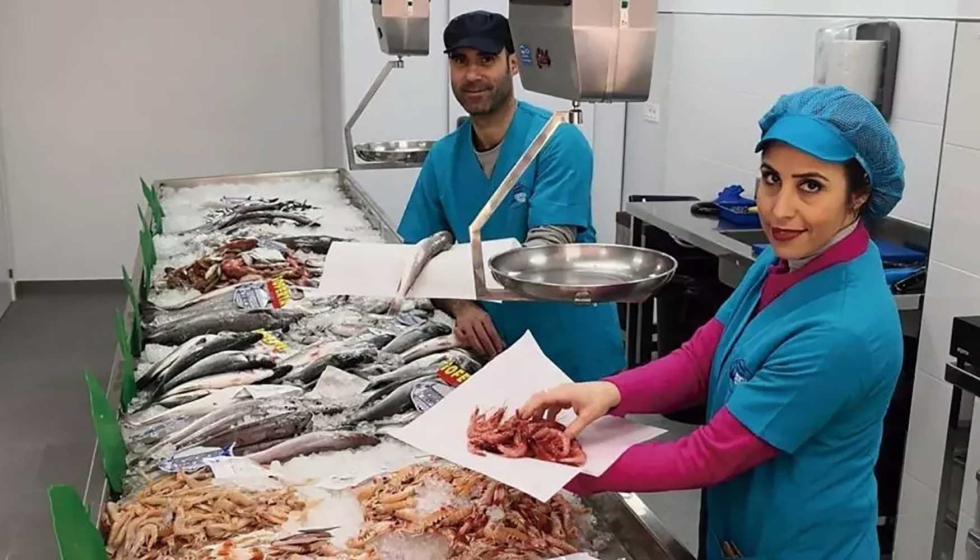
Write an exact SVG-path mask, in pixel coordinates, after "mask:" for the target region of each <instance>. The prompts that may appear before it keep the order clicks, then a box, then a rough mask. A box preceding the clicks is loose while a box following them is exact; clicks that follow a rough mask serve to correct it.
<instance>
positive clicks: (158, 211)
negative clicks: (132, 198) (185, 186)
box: [140, 177, 166, 235]
mask: <svg viewBox="0 0 980 560" xmlns="http://www.w3.org/2000/svg"><path fill="white" fill-rule="evenodd" d="M140 185H142V187H143V196H144V197H146V203H147V204H148V205H149V206H148V207H149V209H150V215H151V217H152V218H153V234H154V235H160V234H161V233H163V217H164V216H165V215H166V214H164V212H163V205H161V204H160V196H159V195H158V194H157V192H156V191H155V190H153V189H152V188H151V187H150V186H149V185H147V184H146V181H145V180H144V179H143V178H142V177H140Z"/></svg>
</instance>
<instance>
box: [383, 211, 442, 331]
mask: <svg viewBox="0 0 980 560" xmlns="http://www.w3.org/2000/svg"><path fill="white" fill-rule="evenodd" d="M454 242H455V239H453V234H451V233H449V232H448V231H440V232H438V233H435V234H433V235H431V236H429V237H426V238H425V239H423V240H422V241H419V242H418V243H416V244H415V257H414V258H413V259H412V262H411V263H410V264H409V265H408V267H406V268H405V272H404V273H403V274H402V277H401V280H400V281H399V282H398V294H397V295H396V296H395V299H394V300H393V301H392V302H391V311H392V312H394V313H397V312H398V311H400V310H401V307H402V303H404V301H405V298H406V297H407V296H408V292H409V291H411V289H412V286H414V285H415V281H416V280H417V279H418V277H419V275H420V274H422V269H423V268H425V265H427V264H429V261H431V260H432V259H433V258H435V256H436V255H438V254H439V253H442V252H444V251H447V250H448V249H449V248H450V247H452V246H453V243H454Z"/></svg>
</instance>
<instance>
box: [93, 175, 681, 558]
mask: <svg viewBox="0 0 980 560" xmlns="http://www.w3.org/2000/svg"><path fill="white" fill-rule="evenodd" d="M152 189H153V195H154V196H155V197H156V198H157V199H158V200H159V212H155V213H154V214H156V215H158V216H159V218H158V219H159V223H157V224H156V228H155V229H156V234H155V235H154V236H153V237H152V244H151V245H147V244H142V245H141V249H140V254H138V255H137V262H136V266H134V269H133V270H134V271H135V273H134V278H135V279H136V280H137V281H138V282H139V281H140V280H141V279H142V282H141V287H142V289H141V290H140V296H139V297H138V298H134V299H133V300H131V301H130V303H129V305H127V309H126V311H125V314H124V317H123V319H124V323H126V324H136V325H139V329H138V331H139V332H138V333H135V334H136V335H137V336H134V340H138V341H139V342H138V343H137V345H138V354H139V358H138V360H137V361H136V362H135V364H134V368H133V369H134V372H133V376H132V378H133V379H134V381H135V383H134V384H135V396H134V397H132V398H131V400H128V401H127V403H126V404H127V406H126V407H125V412H122V411H120V412H119V426H120V431H121V435H122V439H123V442H124V446H125V469H124V471H125V474H124V476H123V477H122V479H121V483H120V485H119V486H120V488H118V489H117V490H118V491H115V492H114V491H112V490H111V489H110V486H109V484H107V482H106V480H107V479H106V476H105V473H104V471H103V468H102V464H101V462H100V461H98V460H97V457H98V455H99V454H100V452H104V449H102V450H101V451H100V449H99V448H96V450H95V451H94V452H93V458H92V463H91V468H90V476H89V479H88V484H87V487H86V489H85V498H84V500H85V502H86V504H87V505H88V506H89V510H90V511H92V512H98V516H97V517H98V519H97V521H98V524H99V528H100V530H101V533H102V536H103V539H104V541H105V544H106V548H107V552H108V555H109V557H110V558H113V559H129V558H134V559H135V558H141V559H142V558H145V559H157V558H159V559H165V558H167V559H169V558H173V559H204V558H250V559H257V558H338V559H355V558H356V559H365V560H366V559H385V558H426V559H428V558H557V557H563V556H566V555H571V554H578V553H587V554H592V555H593V556H592V557H594V558H600V559H610V560H614V559H627V558H628V559H634V560H661V559H664V560H670V559H681V560H687V559H689V558H691V555H690V554H689V553H688V552H687V551H686V550H685V549H684V548H683V547H682V546H681V545H680V544H679V543H678V542H677V541H676V540H675V539H673V537H671V535H670V534H669V533H668V532H667V531H666V530H665V529H664V528H663V526H662V525H661V524H660V523H659V521H658V520H657V518H656V516H655V515H654V514H653V513H652V512H650V511H649V510H648V509H647V508H646V507H645V506H644V504H643V502H642V501H640V500H639V499H638V498H637V497H636V496H633V495H618V494H608V495H602V496H598V497H594V498H590V499H587V500H584V501H583V500H581V499H579V498H578V497H576V496H573V495H571V494H568V493H564V492H562V493H560V494H559V495H557V496H555V497H554V498H552V499H551V500H549V501H547V502H539V501H537V500H535V499H534V498H531V497H530V496H528V495H526V494H523V493H521V492H519V491H517V490H514V489H512V488H509V487H506V486H504V485H502V484H500V483H498V482H496V481H493V480H491V479H489V478H487V477H485V476H483V475H481V474H478V473H475V472H473V471H469V470H467V469H464V468H462V467H459V466H456V465H453V464H450V463H447V462H444V461H441V460H438V459H436V458H433V457H428V456H426V455H425V454H424V453H422V452H421V451H419V450H417V449H415V448H413V447H411V446H408V445H406V444H404V443H402V442H401V441H399V440H397V439H395V438H393V437H391V436H390V435H389V434H390V432H391V431H392V430H393V429H394V428H396V427H399V426H403V425H405V424H407V423H409V422H411V421H412V420H413V419H415V418H416V417H418V416H419V415H420V414H422V413H423V411H424V410H426V408H427V407H429V406H432V405H433V403H432V402H431V399H432V395H433V394H437V393H438V391H435V392H433V388H435V387H437V386H441V390H445V391H450V390H452V388H451V386H449V385H446V384H445V383H444V380H445V379H446V378H445V376H442V377H440V373H441V372H442V373H445V371H446V368H447V366H448V367H450V368H451V369H453V370H454V371H457V370H458V371H465V372H467V374H470V375H472V374H477V372H478V370H479V369H480V368H481V367H482V366H483V363H482V361H481V359H480V358H479V357H477V356H474V355H472V354H471V353H469V352H468V351H467V350H466V349H464V348H461V347H459V343H458V342H457V341H456V340H455V337H453V336H452V330H453V329H452V320H451V318H450V317H448V316H446V315H445V314H443V313H442V312H440V311H438V310H436V309H435V308H434V307H433V306H432V304H431V302H429V301H426V300H411V299H409V300H400V299H399V300H397V301H391V300H387V299H379V298H365V297H346V296H330V297H327V296H322V295H320V294H318V293H317V291H316V289H315V287H316V285H317V282H318V278H320V277H321V276H322V274H323V273H324V270H323V256H324V255H325V254H326V253H327V251H329V248H330V245H331V243H332V242H334V241H336V240H344V241H347V242H350V241H354V242H366V243H378V242H400V241H401V240H400V238H399V237H398V235H397V233H396V232H395V229H394V228H393V227H392V226H391V224H390V223H389V222H388V220H387V219H386V218H385V216H384V214H383V213H382V212H381V211H380V210H379V208H378V206H377V205H376V204H375V203H374V202H373V201H372V200H371V199H370V197H369V196H367V195H366V193H364V191H363V190H362V189H361V188H360V187H359V186H358V184H357V183H356V181H355V180H354V178H353V177H352V176H351V175H350V174H349V173H348V172H347V171H345V170H315V171H299V172H290V173H273V174H258V175H235V176H221V177H209V178H194V179H176V180H165V181H158V182H157V183H154V185H153V187H152ZM146 251H152V252H153V254H154V259H152V260H153V261H155V263H153V264H152V265H151V267H150V268H149V269H146V268H145V267H144V266H143V263H144V262H147V261H146V259H144V258H143V257H144V256H145V255H144V253H145V252H146ZM134 304H135V305H134ZM125 361H126V360H125V359H124V356H123V354H122V352H120V353H119V354H117V356H116V360H115V362H114V364H113V369H112V373H111V377H110V382H109V390H108V393H109V395H108V397H109V399H110V402H119V401H120V395H121V393H122V392H123V385H124V383H125V382H124V378H125V375H124V373H123V371H124V369H125V364H124V362H125Z"/></svg>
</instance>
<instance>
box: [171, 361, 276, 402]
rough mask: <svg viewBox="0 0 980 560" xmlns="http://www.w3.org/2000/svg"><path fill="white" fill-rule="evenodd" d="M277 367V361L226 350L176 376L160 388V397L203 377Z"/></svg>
mask: <svg viewBox="0 0 980 560" xmlns="http://www.w3.org/2000/svg"><path fill="white" fill-rule="evenodd" d="M275 366H276V362H275V360H273V359H271V358H268V357H266V356H256V355H254V354H248V353H246V352H242V351H240V350H226V351H224V352H218V353H217V354H214V355H212V356H208V357H207V358H204V359H203V360H201V361H200V362H197V363H196V364H194V365H192V366H191V367H189V368H187V369H185V370H184V371H182V372H181V373H179V374H177V375H175V376H174V377H173V378H172V379H171V380H170V381H168V382H166V383H164V384H163V385H161V386H160V388H159V393H158V394H159V395H163V394H165V393H167V392H169V391H171V390H172V389H174V388H176V387H179V386H180V385H183V384H185V383H187V382H188V381H194V380H195V379H201V378H203V377H209V376H211V375H217V374H219V373H229V372H233V371H246V370H253V369H271V368H274V367H275Z"/></svg>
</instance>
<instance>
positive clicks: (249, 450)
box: [231, 436, 292, 457]
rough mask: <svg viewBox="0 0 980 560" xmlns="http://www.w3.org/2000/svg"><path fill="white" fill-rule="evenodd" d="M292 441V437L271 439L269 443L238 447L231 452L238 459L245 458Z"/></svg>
mask: <svg viewBox="0 0 980 560" xmlns="http://www.w3.org/2000/svg"><path fill="white" fill-rule="evenodd" d="M290 439H292V436H290V437H284V438H279V439H270V440H267V441H260V442H259V443H253V444H252V445H242V446H241V447H239V446H237V445H236V446H235V448H234V449H232V451H231V452H232V453H233V454H234V455H235V456H236V457H244V456H246V455H251V454H253V453H258V452H259V451H265V450H266V449H269V448H270V447H273V446H276V445H279V444H280V443H282V442H284V441H289V440H290Z"/></svg>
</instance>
